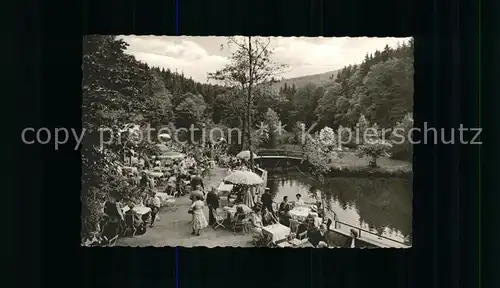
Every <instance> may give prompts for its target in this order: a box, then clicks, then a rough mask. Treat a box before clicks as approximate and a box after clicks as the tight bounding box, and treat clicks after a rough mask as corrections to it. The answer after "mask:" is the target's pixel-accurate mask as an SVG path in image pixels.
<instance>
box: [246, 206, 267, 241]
mask: <svg viewBox="0 0 500 288" xmlns="http://www.w3.org/2000/svg"><path fill="white" fill-rule="evenodd" d="M259 212H260V209H259V208H257V207H254V208H253V212H252V213H251V214H250V217H249V220H250V226H251V229H250V231H251V232H252V238H253V240H254V241H256V242H260V241H262V240H263V239H264V235H263V234H262V228H263V227H264V224H263V222H262V217H261V216H260V213H259Z"/></svg>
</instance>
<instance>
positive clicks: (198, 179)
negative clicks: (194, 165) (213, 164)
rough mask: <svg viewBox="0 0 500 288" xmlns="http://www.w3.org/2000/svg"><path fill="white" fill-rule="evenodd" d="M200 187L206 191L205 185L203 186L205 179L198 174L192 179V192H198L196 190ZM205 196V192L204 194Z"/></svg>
mask: <svg viewBox="0 0 500 288" xmlns="http://www.w3.org/2000/svg"><path fill="white" fill-rule="evenodd" d="M198 186H200V187H201V189H202V191H204V190H205V185H204V184H203V178H202V177H201V176H200V174H199V173H196V174H195V175H194V176H193V177H192V178H191V190H193V191H194V190H196V188H197V187H198ZM203 194H205V192H203Z"/></svg>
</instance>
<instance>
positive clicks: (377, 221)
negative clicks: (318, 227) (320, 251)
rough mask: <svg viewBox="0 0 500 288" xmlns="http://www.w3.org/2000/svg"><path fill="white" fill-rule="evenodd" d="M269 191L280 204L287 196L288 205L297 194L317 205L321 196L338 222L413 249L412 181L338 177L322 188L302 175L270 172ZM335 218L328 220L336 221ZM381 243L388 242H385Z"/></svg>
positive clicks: (328, 180)
mask: <svg viewBox="0 0 500 288" xmlns="http://www.w3.org/2000/svg"><path fill="white" fill-rule="evenodd" d="M267 187H269V189H270V191H271V194H272V195H273V196H274V201H275V202H278V203H279V202H281V201H282V199H283V196H288V199H289V201H294V200H296V197H295V195H296V194H297V193H300V194H301V195H302V198H303V199H304V202H306V203H308V202H310V203H315V202H316V200H315V195H318V197H320V198H319V199H322V200H323V203H325V205H326V206H327V208H328V209H331V210H332V211H334V212H335V213H336V214H337V217H338V220H339V221H341V222H344V223H347V224H350V225H353V226H356V227H360V228H363V229H365V230H370V231H372V232H374V233H375V234H377V235H382V236H385V237H388V238H391V239H394V240H398V241H401V242H405V243H407V244H408V245H411V233H412V198H413V197H412V195H413V187H412V180H411V178H401V177H380V178H378V177H374V178H367V177H364V178H358V177H335V178H326V179H325V181H324V184H322V183H319V182H318V181H317V180H315V179H314V178H313V177H312V176H309V175H307V174H304V173H301V172H296V173H287V174H282V173H272V172H270V173H269V177H268V182H267ZM332 215H333V214H330V215H327V216H328V217H330V218H332V220H333V217H332ZM344 228H345V229H350V228H349V227H347V226H344V227H342V229H343V230H344ZM347 231H348V230H347ZM369 236H371V238H373V237H377V236H374V235H369ZM379 240H380V238H379ZM382 242H386V241H385V240H384V239H382Z"/></svg>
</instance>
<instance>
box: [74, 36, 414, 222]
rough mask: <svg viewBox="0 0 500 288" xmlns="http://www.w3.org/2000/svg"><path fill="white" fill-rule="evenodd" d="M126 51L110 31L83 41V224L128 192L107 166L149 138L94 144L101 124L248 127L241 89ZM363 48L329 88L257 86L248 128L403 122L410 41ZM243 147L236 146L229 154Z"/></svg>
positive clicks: (407, 153)
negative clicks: (102, 203)
mask: <svg viewBox="0 0 500 288" xmlns="http://www.w3.org/2000/svg"><path fill="white" fill-rule="evenodd" d="M126 48H127V44H126V43H125V42H124V41H123V40H121V39H119V38H117V37H115V36H101V35H93V36H87V37H85V39H84V47H83V73H84V75H83V79H84V82H83V88H82V89H83V103H82V105H83V111H82V112H83V127H84V128H85V129H86V137H84V139H83V145H82V157H83V177H82V183H83V191H84V195H83V196H84V200H85V201H83V206H84V207H83V214H84V215H85V213H87V214H89V215H90V216H89V217H88V219H84V222H85V221H87V222H88V223H87V222H85V223H84V225H87V224H89V223H92V222H93V221H92V219H91V218H92V215H93V214H92V213H93V211H94V212H95V211H96V207H93V205H97V204H96V199H101V198H102V197H105V195H107V194H109V193H111V192H110V190H111V187H114V188H113V189H114V190H117V189H123V190H124V191H126V189H127V188H126V187H125V186H123V183H121V182H120V181H119V180H118V178H117V177H116V175H115V174H116V173H115V172H114V171H112V166H113V165H112V164H113V163H116V161H119V160H118V159H120V157H122V156H123V154H124V153H126V151H125V150H126V148H127V147H129V148H131V147H133V149H134V150H135V151H136V152H138V153H139V154H141V153H146V152H147V151H149V150H150V149H152V148H151V147H148V146H147V145H148V144H147V143H140V144H134V143H127V142H125V143H120V145H110V146H109V147H106V149H98V147H99V144H100V143H99V136H100V135H99V131H98V128H99V127H103V126H104V127H109V128H114V131H120V129H122V127H123V126H124V125H126V124H128V123H139V124H145V123H149V124H150V125H151V126H152V127H153V128H161V127H188V126H189V125H203V126H205V127H207V126H209V127H210V126H219V127H240V128H243V130H244V125H246V123H245V111H244V110H245V107H244V106H245V105H244V104H245V97H242V95H241V91H240V92H238V90H234V89H230V88H227V87H224V86H218V85H211V84H201V83H197V82H195V81H193V80H192V79H188V78H186V77H185V76H184V75H182V74H179V73H176V72H172V71H170V70H165V69H163V68H157V67H149V66H148V65H147V64H144V63H141V62H139V61H137V60H136V59H135V58H134V57H133V56H131V55H128V54H126V53H125V51H126ZM367 52H369V54H367V55H366V57H365V60H364V61H363V62H362V63H361V64H359V65H353V66H348V67H345V68H343V69H342V70H341V71H340V72H339V73H338V75H337V76H336V77H335V78H334V79H332V80H331V82H330V83H328V84H326V85H321V86H316V85H313V84H310V85H306V86H305V87H287V86H286V85H285V86H283V87H282V88H281V89H280V90H279V91H274V90H273V89H264V90H262V89H261V90H258V92H255V95H254V97H253V98H252V101H253V102H252V109H251V118H250V119H251V125H255V126H254V127H256V126H257V125H258V124H259V123H263V122H265V123H268V125H270V126H272V125H274V124H273V123H270V122H271V121H270V120H272V121H273V122H276V121H281V123H283V124H286V125H287V126H288V127H296V125H297V123H304V124H305V125H306V126H310V125H312V124H313V123H318V125H317V126H316V128H315V129H316V131H319V130H321V129H322V128H323V127H325V126H328V127H331V128H333V129H336V128H338V127H339V126H344V127H354V125H356V123H357V122H358V121H359V119H360V117H361V116H363V115H364V116H363V117H366V119H367V121H369V122H370V123H376V124H377V125H378V126H380V127H383V128H386V127H396V126H398V125H399V126H405V125H408V123H410V122H411V121H412V119H411V114H409V113H411V112H412V110H413V40H410V41H409V42H407V43H401V45H400V46H399V47H397V48H395V49H393V48H390V47H388V46H387V47H386V48H385V49H384V50H383V51H367ZM409 115H410V116H409ZM405 119H406V120H405ZM242 126H243V127H242ZM290 129H291V128H289V130H290ZM275 136H276V135H269V137H268V139H267V140H266V141H264V142H263V141H258V140H257V141H253V142H252V143H253V145H259V144H262V145H266V147H273V146H275V145H276V143H277V142H279V141H278V140H277V139H276V137H275ZM252 138H253V137H252ZM292 138H293V137H292ZM286 141H291V142H293V139H289V140H286ZM242 145H244V143H242ZM403 146H404V145H403ZM243 148H244V147H241V146H238V145H237V146H235V147H232V151H234V152H239V151H240V150H241V149H243ZM400 150H401V151H404V153H393V154H394V155H396V156H397V157H400V158H406V159H410V158H411V149H409V148H408V146H404V147H402V148H401V149H400ZM122 159H123V158H122ZM117 187H118V188H117ZM120 187H121V188H120ZM94 220H95V219H94ZM89 225H90V224H89Z"/></svg>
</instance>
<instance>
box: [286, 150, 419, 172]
mask: <svg viewBox="0 0 500 288" xmlns="http://www.w3.org/2000/svg"><path fill="white" fill-rule="evenodd" d="M278 149H283V150H289V151H301V150H302V148H301V147H300V146H299V145H290V144H287V145H280V146H279V147H278ZM305 156H306V157H307V155H305ZM369 161H370V158H369V157H363V158H359V157H358V156H356V152H355V151H352V150H346V151H344V152H341V155H340V157H339V158H336V159H332V161H331V163H330V164H328V166H327V167H321V168H322V169H318V168H319V167H315V166H314V165H313V164H311V165H309V166H311V167H309V168H310V170H311V172H313V173H314V172H315V171H316V170H326V171H328V172H326V173H324V176H329V177H341V176H344V177H349V176H351V177H370V176H371V177H407V176H411V174H412V171H413V164H412V163H411V162H408V161H403V160H395V159H391V158H388V157H380V158H378V159H377V165H378V167H377V168H373V167H369V166H368V163H369Z"/></svg>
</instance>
